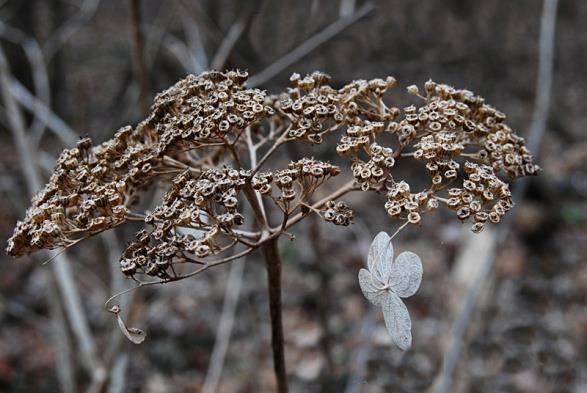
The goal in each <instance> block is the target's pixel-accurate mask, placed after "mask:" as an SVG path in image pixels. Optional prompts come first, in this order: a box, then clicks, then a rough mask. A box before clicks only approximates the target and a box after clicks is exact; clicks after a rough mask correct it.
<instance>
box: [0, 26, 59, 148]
mask: <svg viewBox="0 0 587 393" xmlns="http://www.w3.org/2000/svg"><path fill="white" fill-rule="evenodd" d="M0 36H2V38H4V39H6V40H8V41H10V42H12V43H14V44H17V45H20V46H21V47H22V49H23V51H24V53H25V55H26V57H27V60H28V61H29V64H30V66H31V73H32V76H33V84H34V88H35V95H36V97H37V100H35V102H34V104H35V105H34V109H32V113H33V115H34V118H33V123H32V125H31V126H30V132H29V133H30V134H31V135H32V136H33V138H34V139H35V141H39V140H40V139H41V138H42V136H43V133H44V131H45V127H46V125H47V121H46V119H45V118H43V117H41V116H39V115H38V112H40V111H41V108H40V107H41V106H42V105H46V106H50V105H51V90H50V87H49V75H48V72H47V67H46V65H45V60H44V58H43V52H42V50H41V47H40V46H39V44H38V42H37V41H36V40H35V39H33V38H31V37H29V36H27V35H26V34H25V33H23V32H21V31H20V30H18V29H15V28H13V27H10V26H8V25H6V24H4V23H2V22H0ZM35 145H36V143H35Z"/></svg>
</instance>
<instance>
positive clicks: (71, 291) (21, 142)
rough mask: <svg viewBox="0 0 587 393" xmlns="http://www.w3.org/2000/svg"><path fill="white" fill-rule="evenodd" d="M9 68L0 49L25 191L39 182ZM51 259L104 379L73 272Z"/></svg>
mask: <svg viewBox="0 0 587 393" xmlns="http://www.w3.org/2000/svg"><path fill="white" fill-rule="evenodd" d="M9 86H10V70H9V66H8V62H7V61H6V57H5V55H4V51H3V50H1V49H0V89H1V90H2V97H3V100H4V103H5V106H6V112H7V117H8V120H9V123H10V130H11V132H12V135H13V137H14V141H15V144H16V148H17V150H18V153H19V156H20V158H21V162H22V168H23V171H24V175H25V180H26V183H27V187H28V191H29V194H31V195H32V194H34V193H36V192H37V191H39V190H40V188H41V185H42V182H41V178H40V176H39V171H38V168H37V166H36V165H37V164H36V163H35V161H34V157H35V154H34V153H33V151H32V149H31V146H30V145H29V142H28V139H27V136H26V134H25V123H24V119H23V117H22V113H21V112H20V109H19V107H18V104H17V103H16V100H15V99H14V98H13V96H12V95H11V93H10V87H9ZM49 255H51V257H52V258H54V261H53V262H52V264H51V266H52V270H53V273H54V274H55V277H56V281H57V285H58V286H59V289H60V291H61V295H62V298H63V301H64V306H65V312H66V315H67V317H68V318H69V321H70V324H71V326H72V329H73V332H74V334H75V335H76V338H77V341H78V344H79V345H80V349H81V353H82V355H83V359H84V362H85V365H86V367H87V370H88V372H89V373H90V375H92V379H94V380H96V379H101V378H104V377H105V375H104V369H103V367H102V366H101V365H100V363H99V360H98V357H97V355H96V346H95V343H94V339H93V337H92V334H91V332H90V328H89V324H88V321H87V317H86V315H85V312H84V310H83V307H82V305H81V299H80V296H79V293H78V291H77V288H76V286H75V283H74V278H73V272H72V270H71V266H70V264H69V261H68V259H67V257H66V254H65V253H61V254H59V253H58V252H57V251H49Z"/></svg>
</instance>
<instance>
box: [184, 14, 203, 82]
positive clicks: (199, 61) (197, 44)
mask: <svg viewBox="0 0 587 393" xmlns="http://www.w3.org/2000/svg"><path fill="white" fill-rule="evenodd" d="M188 14H189V13H188V12H187V10H186V9H185V7H184V6H181V7H180V18H181V24H182V27H183V32H184V34H185V37H186V41H187V47H188V48H189V49H188V52H189V58H190V59H191V61H192V66H193V68H192V69H191V70H192V71H193V72H195V73H200V72H202V71H204V70H206V69H207V68H208V66H209V62H208V55H207V54H206V47H205V45H204V39H203V37H202V33H201V32H200V28H199V27H198V24H197V23H196V22H193V23H192V22H190V17H189V16H188Z"/></svg>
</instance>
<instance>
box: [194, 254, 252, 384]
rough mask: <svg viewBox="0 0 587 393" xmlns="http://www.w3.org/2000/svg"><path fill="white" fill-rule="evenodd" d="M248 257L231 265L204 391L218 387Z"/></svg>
mask: <svg viewBox="0 0 587 393" xmlns="http://www.w3.org/2000/svg"><path fill="white" fill-rule="evenodd" d="M245 262H246V258H245V259H243V260H242V261H241V262H240V263H233V264H231V265H230V271H229V273H228V279H227V280H226V290H225V292H224V303H223V305H222V314H221V316H220V322H219V323H218V327H217V330H216V339H215V341H214V349H213V350H212V355H211V356H210V363H209V364H208V371H207V373H206V379H205V380H204V384H203V388H202V393H215V392H216V390H217V387H218V381H220V376H221V374H222V369H223V367H224V358H225V356H226V351H227V349H228V343H229V342H230V335H231V333H232V328H233V326H234V317H235V314H236V307H237V304H238V299H239V296H240V290H241V286H242V281H243V274H244V271H245Z"/></svg>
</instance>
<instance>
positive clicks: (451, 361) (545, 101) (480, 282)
mask: <svg viewBox="0 0 587 393" xmlns="http://www.w3.org/2000/svg"><path fill="white" fill-rule="evenodd" d="M557 7H558V0H544V3H543V8H542V16H541V22H540V42H539V53H538V77H537V82H536V99H535V102H534V112H533V116H532V123H531V126H530V130H529V132H528V144H527V146H528V149H530V150H531V151H534V152H536V153H538V148H539V146H540V142H541V141H542V138H543V136H544V132H545V130H546V121H547V118H548V109H549V103H550V94H551V85H552V70H553V63H554V37H555V26H556V14H557ZM526 184H527V180H526V179H521V180H520V182H519V184H518V187H516V189H515V190H514V192H513V194H514V200H520V199H521V198H522V197H523V196H524V192H525V188H526ZM506 219H507V217H506ZM504 221H506V222H502V225H501V227H500V228H499V229H498V230H497V231H496V232H497V233H496V234H495V235H494V236H492V238H491V239H488V240H487V241H488V242H492V243H493V244H494V245H495V244H499V243H501V242H502V241H503V240H504V239H505V238H506V237H507V234H508V232H509V224H510V223H511V221H512V219H511V218H509V219H507V220H504ZM489 249H490V250H494V247H490V248H489ZM494 262H495V252H493V251H491V252H488V253H487V254H486V255H484V256H483V257H482V259H481V261H480V263H481V267H480V269H479V271H478V274H477V277H476V278H475V280H474V281H473V283H472V285H471V286H470V287H469V289H468V290H467V292H466V294H465V299H464V301H463V302H462V305H461V308H460V309H459V311H458V314H457V316H456V318H455V321H454V323H453V327H452V330H451V339H450V344H449V347H448V348H447V350H446V351H445V355H444V362H443V367H442V370H441V373H440V375H439V376H438V377H437V380H436V381H435V383H434V385H433V391H434V392H435V393H446V392H449V391H450V389H451V386H452V377H453V373H454V370H455V368H456V365H457V362H458V359H459V357H460V354H461V351H462V348H463V342H464V339H465V334H466V332H467V328H468V326H469V324H470V322H471V318H472V315H473V312H474V311H475V308H476V305H477V302H478V298H479V296H480V294H481V292H482V288H484V287H485V284H486V282H487V280H488V278H489V276H490V274H491V271H492V268H493V264H494Z"/></svg>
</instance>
